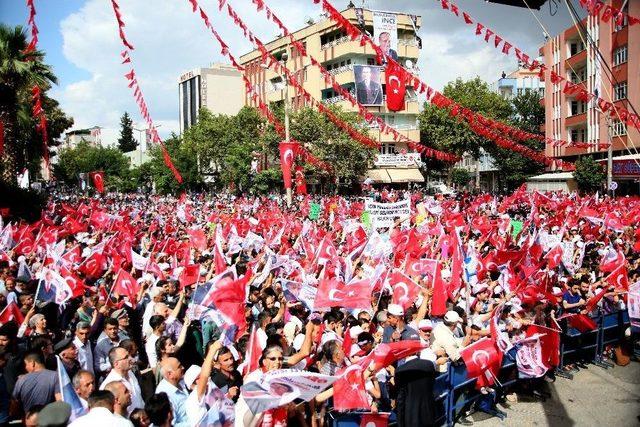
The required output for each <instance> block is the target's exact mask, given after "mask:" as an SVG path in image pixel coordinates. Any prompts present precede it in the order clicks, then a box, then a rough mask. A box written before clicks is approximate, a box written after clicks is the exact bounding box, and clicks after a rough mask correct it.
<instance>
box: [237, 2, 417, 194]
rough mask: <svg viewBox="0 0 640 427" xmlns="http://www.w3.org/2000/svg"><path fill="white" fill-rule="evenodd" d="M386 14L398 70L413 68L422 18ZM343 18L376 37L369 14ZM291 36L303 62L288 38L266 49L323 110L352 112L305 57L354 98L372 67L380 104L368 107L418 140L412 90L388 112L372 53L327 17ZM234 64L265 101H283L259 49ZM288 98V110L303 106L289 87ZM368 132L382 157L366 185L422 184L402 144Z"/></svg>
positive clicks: (278, 80)
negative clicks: (301, 47) (400, 106)
mask: <svg viewBox="0 0 640 427" xmlns="http://www.w3.org/2000/svg"><path fill="white" fill-rule="evenodd" d="M376 13H378V12H376ZM387 13H389V14H392V15H394V16H395V22H396V24H395V27H396V29H397V44H396V46H397V47H396V46H392V49H393V47H396V49H394V50H395V53H396V55H397V57H398V61H399V62H400V63H401V64H402V65H408V64H409V65H411V66H413V65H412V64H415V63H416V61H417V59H418V54H419V52H420V48H419V39H418V38H417V37H416V32H417V30H418V29H419V28H420V25H421V21H422V19H421V17H419V16H415V15H413V16H412V15H407V14H402V13H395V12H387ZM342 15H343V16H344V17H345V18H347V19H348V20H350V21H351V22H352V23H353V24H355V25H360V26H362V27H364V29H365V30H366V31H367V32H368V33H369V34H374V33H375V32H374V12H373V11H371V10H367V9H358V8H354V7H351V8H348V9H346V10H344V11H342ZM293 37H294V38H295V39H296V40H297V41H299V42H300V43H302V44H303V45H304V46H305V49H306V51H307V55H308V56H307V57H304V56H302V55H301V54H300V53H299V52H297V51H296V49H295V48H293V47H292V46H291V44H290V40H289V38H288V37H279V38H276V39H275V40H273V41H271V42H269V43H265V46H266V49H267V50H268V51H269V52H270V53H271V54H272V55H274V56H275V57H276V58H277V59H279V60H280V59H281V58H282V55H283V53H285V52H286V53H287V57H288V59H287V61H286V66H287V68H288V69H289V70H290V71H291V72H292V73H293V74H294V76H295V78H296V79H297V81H298V82H300V83H301V84H302V86H303V87H304V89H305V90H306V91H307V92H309V94H311V96H312V97H314V98H315V99H316V100H318V101H322V102H324V103H325V104H327V105H330V104H337V105H339V106H341V107H342V109H343V110H345V111H357V110H356V109H355V108H354V107H352V106H351V104H350V103H349V102H348V101H347V100H345V99H343V98H342V97H341V96H338V94H337V93H336V92H335V91H334V89H333V88H332V86H331V84H330V83H328V82H326V81H325V79H324V77H323V75H322V74H321V73H320V70H319V69H318V68H317V67H315V66H313V65H312V64H311V61H310V59H309V56H312V57H314V58H315V59H316V60H317V61H318V62H320V63H321V64H322V65H323V66H324V68H326V69H327V70H328V71H329V72H330V73H331V74H332V75H333V76H334V77H335V79H336V81H337V83H338V84H340V85H341V86H342V87H343V88H346V89H348V90H350V91H351V92H352V94H353V95H354V97H356V95H357V97H358V98H360V94H358V91H356V85H357V84H358V83H359V82H360V81H361V80H360V79H359V78H356V75H357V73H359V72H360V70H362V69H363V68H365V67H367V66H369V67H372V68H373V70H374V72H375V74H376V76H377V79H378V80H377V81H378V82H379V83H380V85H381V88H382V91H381V92H382V93H381V98H380V100H381V101H382V102H377V103H378V104H379V105H368V106H367V108H368V109H369V111H371V112H372V113H374V114H375V115H377V116H379V117H382V118H383V119H384V120H385V122H386V123H387V124H388V125H390V126H392V127H394V128H395V129H396V130H398V131H399V132H400V133H402V134H403V135H405V136H407V137H408V138H410V139H411V140H413V141H416V142H419V141H420V131H419V128H418V124H417V119H418V113H419V107H420V104H419V102H418V98H417V96H416V94H415V92H414V90H413V88H411V87H407V95H406V96H405V105H404V107H405V108H404V110H402V111H398V112H392V111H389V110H388V109H387V108H386V104H385V102H384V101H385V97H384V90H385V84H384V82H385V77H384V70H383V69H378V68H376V55H375V52H374V51H373V49H371V48H370V47H369V46H368V45H367V46H361V45H360V43H359V42H358V41H352V40H351V39H350V38H349V37H348V36H347V35H346V33H345V32H344V30H343V29H342V28H341V27H339V26H338V25H337V24H335V23H334V22H333V21H331V20H329V19H326V18H324V19H321V20H320V21H318V22H315V23H313V22H309V25H308V26H307V27H305V28H302V29H300V30H298V31H296V32H294V33H293ZM409 61H411V62H409ZM239 62H240V63H241V64H242V65H243V66H245V68H246V75H247V78H248V79H249V81H250V82H251V84H252V85H253V88H254V90H255V91H256V92H257V93H258V94H259V95H260V96H261V98H262V99H263V100H264V101H265V102H267V103H272V102H276V103H277V102H284V97H285V90H284V89H285V87H284V81H283V78H282V76H280V75H278V74H277V73H276V72H275V71H273V70H272V69H269V68H268V67H266V66H265V64H263V61H262V55H261V53H260V51H259V50H257V49H256V50H253V51H251V52H249V53H247V54H245V55H243V56H242V57H241V58H240V61H239ZM358 77H359V75H358ZM243 93H245V92H244V91H243ZM288 94H289V98H290V99H289V101H290V104H289V105H290V106H291V108H292V109H293V110H296V109H299V108H302V107H305V106H306V103H305V100H304V97H303V96H302V94H298V93H296V91H295V90H294V89H293V88H292V87H290V88H289V91H288ZM245 103H246V104H247V105H251V106H255V105H254V101H252V100H251V98H250V97H249V96H245ZM363 104H365V103H364V102H363ZM367 104H369V103H367ZM369 133H370V136H371V138H372V139H373V140H374V141H377V142H379V143H380V153H379V154H380V156H382V157H380V156H379V157H378V159H377V160H376V163H378V165H377V166H376V165H372V169H371V170H370V173H369V175H368V179H369V181H370V182H374V183H387V184H390V183H408V182H422V181H424V177H423V176H422V174H421V173H420V171H419V168H418V166H419V165H418V164H416V163H414V162H410V161H408V159H409V158H411V156H409V157H407V156H406V154H408V153H409V152H410V151H411V150H408V149H407V146H406V144H405V143H403V142H395V141H394V140H393V138H392V136H391V135H386V134H384V133H382V132H380V130H378V129H376V128H375V127H373V126H371V127H370V129H369ZM396 160H397V161H396Z"/></svg>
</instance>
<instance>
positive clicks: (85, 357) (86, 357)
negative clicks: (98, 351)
mask: <svg viewBox="0 0 640 427" xmlns="http://www.w3.org/2000/svg"><path fill="white" fill-rule="evenodd" d="M73 345H74V346H76V349H77V350H78V362H80V367H81V368H82V369H84V370H85V371H89V372H91V373H92V374H93V353H92V352H91V345H90V344H89V342H87V343H86V344H82V341H80V339H79V338H78V337H75V338H74V339H73Z"/></svg>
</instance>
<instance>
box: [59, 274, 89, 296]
mask: <svg viewBox="0 0 640 427" xmlns="http://www.w3.org/2000/svg"><path fill="white" fill-rule="evenodd" d="M60 275H61V276H62V278H63V279H64V281H65V282H67V285H69V288H71V291H72V292H73V294H72V297H73V298H75V297H79V296H82V295H84V290H85V286H84V283H83V281H82V280H80V278H79V277H78V276H76V275H75V274H73V273H72V272H71V271H69V270H68V269H67V268H66V267H61V268H60Z"/></svg>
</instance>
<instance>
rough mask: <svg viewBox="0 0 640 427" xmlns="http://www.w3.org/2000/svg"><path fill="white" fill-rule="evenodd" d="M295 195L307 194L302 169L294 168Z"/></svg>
mask: <svg viewBox="0 0 640 427" xmlns="http://www.w3.org/2000/svg"><path fill="white" fill-rule="evenodd" d="M296 193H298V194H307V181H306V180H305V178H304V168H303V167H302V166H300V165H297V166H296Z"/></svg>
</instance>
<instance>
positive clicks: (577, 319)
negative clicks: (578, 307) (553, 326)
mask: <svg viewBox="0 0 640 427" xmlns="http://www.w3.org/2000/svg"><path fill="white" fill-rule="evenodd" d="M569 326H571V327H572V328H575V329H577V330H579V331H580V332H582V333H584V332H589V331H593V330H594V329H596V328H597V327H598V325H597V324H596V322H594V321H593V319H592V318H590V317H589V316H587V315H586V314H582V313H579V314H575V315H572V316H569Z"/></svg>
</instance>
